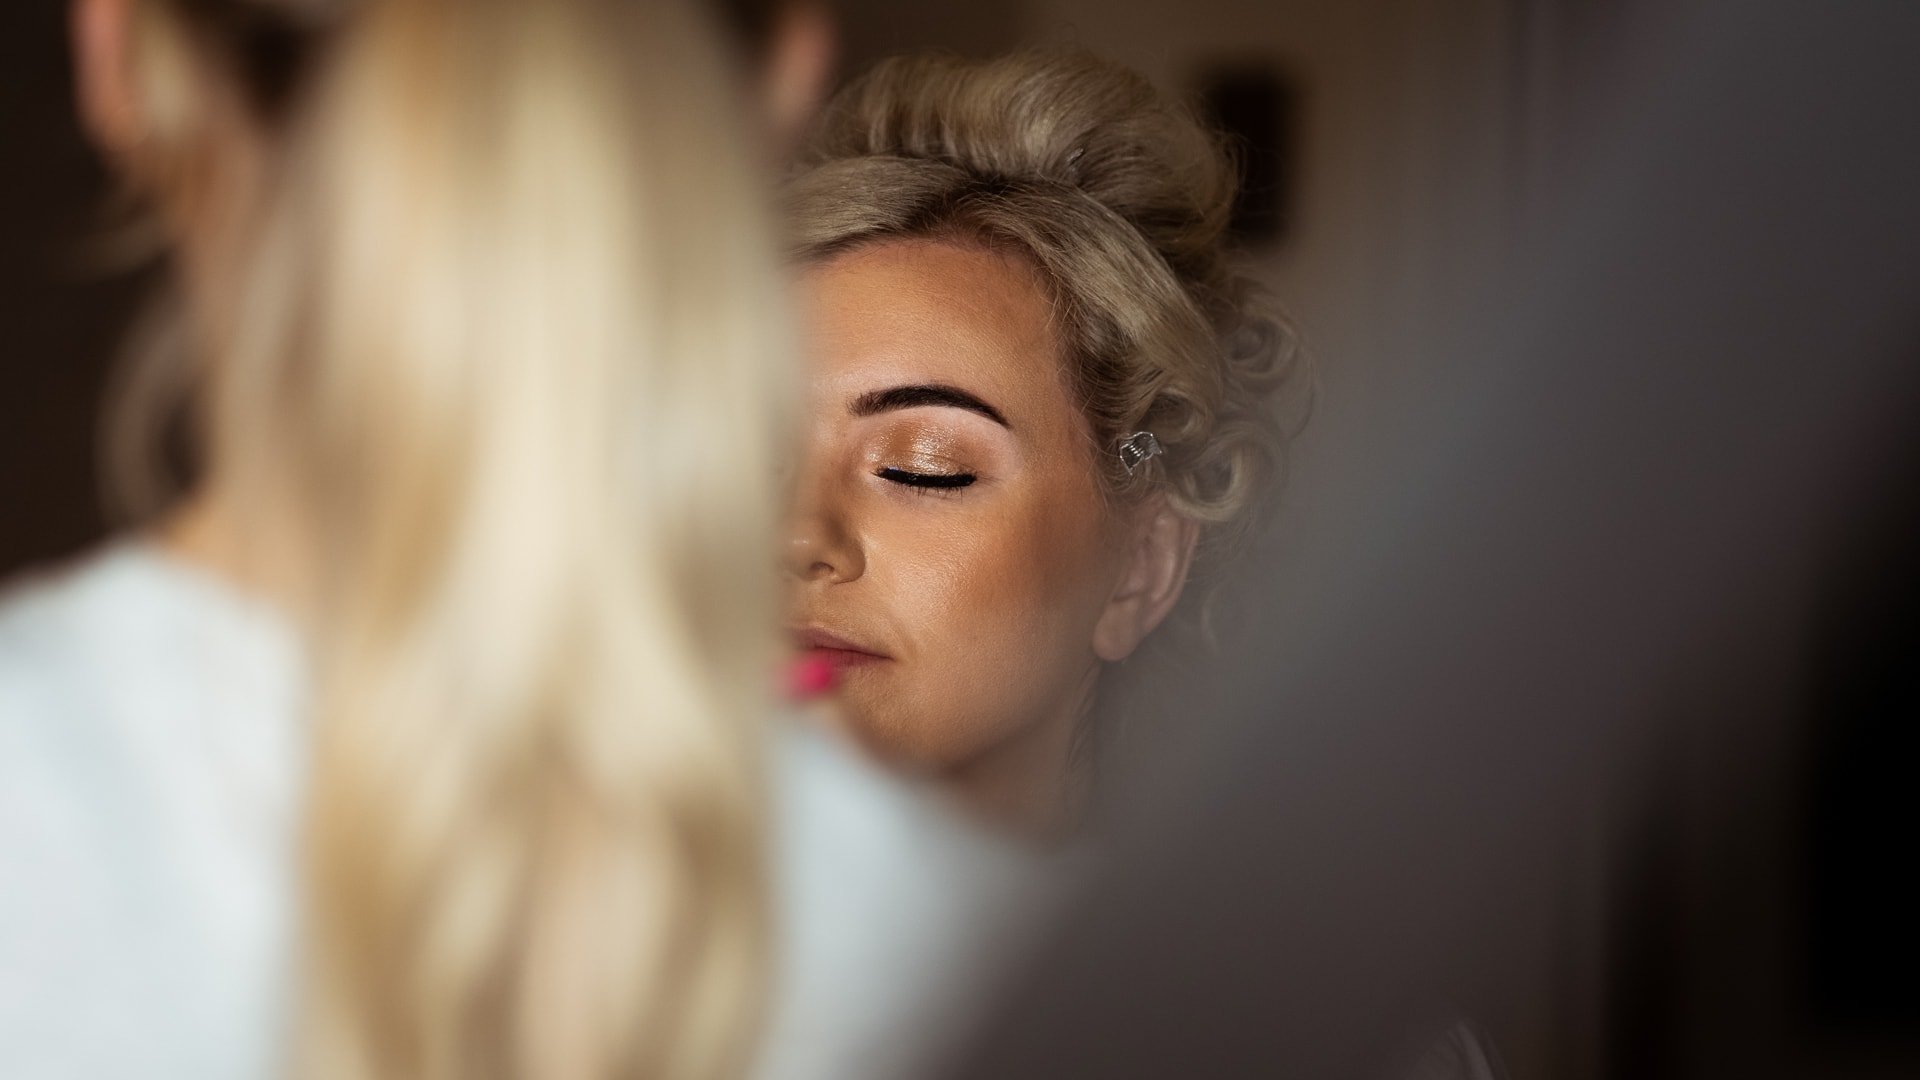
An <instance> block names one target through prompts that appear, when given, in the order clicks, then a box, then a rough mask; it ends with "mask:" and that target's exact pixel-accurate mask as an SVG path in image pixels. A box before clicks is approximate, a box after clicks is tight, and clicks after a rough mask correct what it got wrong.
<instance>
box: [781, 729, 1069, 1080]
mask: <svg viewBox="0 0 1920 1080" xmlns="http://www.w3.org/2000/svg"><path fill="white" fill-rule="evenodd" d="M782 720H783V721H784V723H783V725H782V726H783V729H784V730H783V731H782V733H781V734H780V735H779V736H778V737H777V739H776V747H777V749H776V762H777V767H776V769H775V775H774V793H773V794H774V802H773V805H774V830H775V841H776V843H775V848H776V859H775V865H774V887H775V891H776V894H777V896H778V904H777V910H778V911H779V913H780V923H781V925H780V930H781V934H780V937H781V941H782V946H781V953H782V955H781V960H780V963H779V964H777V965H776V971H777V978H776V994H775V1008H774V1016H773V1025H772V1030H771V1032H770V1034H769V1037H768V1040H767V1045H766V1047H765V1053H764V1054H763V1057H762V1059H761V1062H760V1067H759V1069H758V1071H757V1074H756V1075H757V1076H758V1077H760V1078H761V1080H828V1078H835V1080H839V1078H844V1077H848V1076H860V1077H888V1076H902V1075H912V1074H913V1073H914V1071H915V1067H916V1065H917V1064H919V1063H920V1062H922V1061H924V1060H927V1059H928V1058H929V1057H931V1056H936V1055H937V1054H938V1052H939V1050H940V1048H941V1047H942V1046H943V1045H945V1044H946V1042H948V1041H949V1040H950V1039H951V1038H952V1036H953V1034H954V1032H953V1030H952V1029H951V1026H952V1025H953V1024H954V1023H955V1022H956V1021H959V1020H961V1019H962V1018H964V1017H965V1016H966V1015H968V1014H969V1013H970V1012H971V1006H972V1003H973V999H974V997H975V995H976V994H977V993H978V992H979V991H980V989H981V988H982V987H984V986H985V985H987V984H988V983H989V982H990V981H991V980H992V979H993V978H994V976H995V975H996V974H997V965H998V962H999V961H1000V960H1002V959H1004V958H1005V950H1004V949H1003V948H1001V947H1002V946H1006V947H1016V948H1017V946H1018V944H1019V942H1020V940H1021V939H1022V935H1020V934H1019V933H1017V930H1018V929H1019V928H1020V927H1021V925H1022V924H1023V923H1024V921H1025V920H1024V919H1023V917H1022V916H1023V912H1024V911H1025V910H1026V909H1027V907H1028V901H1030V900H1032V899H1033V898H1035V897H1036V896H1038V895H1040V894H1041V893H1043V892H1044V891H1045V888H1044V887H1045V885H1046V879H1047V877H1048V874H1047V868H1046V866H1045V865H1044V863H1043V862H1042V860H1040V859H1038V858H1036V857H1034V856H1033V855H1032V854H1031V853H1029V852H1027V851H1026V850H1024V849H1022V848H1020V847H1019V846H1017V845H1015V844H1011V843H1008V842H1006V841H1004V840H1003V839H1002V838H1000V837H998V836H997V835H995V834H993V833H991V832H988V831H986V830H983V829H980V828H978V827H976V826H974V825H973V824H972V823H971V822H970V821H969V820H968V819H967V818H965V817H963V816H961V815H960V814H958V813H956V812H955V811H954V810H953V808H951V807H950V806H949V805H948V804H946V803H945V802H944V801H942V800H941V799H939V798H938V797H937V796H936V795H935V794H934V792H932V791H931V790H929V789H928V788H926V787H925V786H924V785H921V784H918V783H915V782H914V781H913V780H911V779H910V778H906V777H902V776H900V775H898V774H895V773H893V772H891V771H889V770H887V769H885V768H883V767H881V766H879V765H877V764H875V763H873V762H871V761H869V760H867V759H866V758H865V757H863V756H862V755H861V754H860V753H859V752H858V751H856V750H854V749H853V748H852V747H850V746H848V745H846V744H845V743H844V742H842V741H841V740H840V739H838V738H836V737H834V736H832V735H828V734H825V733H822V732H819V731H815V730H812V729H810V728H808V727H807V726H806V725H804V724H803V723H801V722H800V721H798V720H795V719H793V718H782Z"/></svg>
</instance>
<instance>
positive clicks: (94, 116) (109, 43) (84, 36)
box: [67, 0, 142, 165]
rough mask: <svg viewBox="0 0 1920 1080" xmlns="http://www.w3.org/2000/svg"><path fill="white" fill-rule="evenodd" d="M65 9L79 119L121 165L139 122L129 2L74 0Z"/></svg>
mask: <svg viewBox="0 0 1920 1080" xmlns="http://www.w3.org/2000/svg"><path fill="white" fill-rule="evenodd" d="M67 15H68V20H67V21H68V32H69V35H70V36H71V38H72V43H73V78H74V99H75V102H76V104H77V105H78V108H79V114H80V123H81V125H82V126H84V127H85V128H86V131H87V134H88V135H89V136H91V137H92V139H93V141H94V143H95V145H97V146H98V147H99V148H100V150H101V151H102V152H103V153H105V154H106V155H107V157H108V158H109V159H110V160H112V161H113V162H115V163H116V164H121V165H124V164H125V163H126V161H127V160H128V158H129V157H130V156H131V155H132V153H133V149H134V147H135V146H137V145H138V144H139V142H140V134H141V131H140V129H141V126H142V124H141V119H140V108H139V101H138V97H137V95H136V94H135V92H134V78H133V52H132V27H131V25H130V21H131V19H132V16H133V11H132V5H131V3H130V0H72V4H71V6H70V7H69V8H68V11H67Z"/></svg>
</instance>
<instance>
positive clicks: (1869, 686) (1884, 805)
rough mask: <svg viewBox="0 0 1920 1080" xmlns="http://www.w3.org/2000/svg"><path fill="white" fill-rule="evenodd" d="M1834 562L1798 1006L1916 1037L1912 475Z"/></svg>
mask: <svg viewBox="0 0 1920 1080" xmlns="http://www.w3.org/2000/svg"><path fill="white" fill-rule="evenodd" d="M1904 495H1905V497H1904V499H1902V500H1901V501H1898V502H1896V503H1894V504H1893V505H1891V506H1889V507H1888V508H1887V511H1886V512H1885V513H1883V514H1881V515H1879V516H1877V517H1874V518H1870V519H1868V520H1866V521H1864V522H1863V526H1864V528H1863V529H1862V530H1861V535H1860V536H1859V537H1858V539H1857V540H1856V541H1855V543H1854V545H1853V549H1852V551H1851V553H1850V555H1849V557H1848V558H1847V559H1846V560H1844V561H1843V562H1842V563H1841V564H1840V565H1839V566H1837V567H1835V570H1836V571H1837V573H1836V575H1835V576H1836V581H1835V582H1834V585H1833V587H1832V588H1831V589H1830V590H1829V593H1828V596H1829V600H1830V604H1829V606H1828V610H1827V612H1826V614H1825V620H1826V626H1825V629H1824V630H1823V632H1822V635H1821V636H1822V639H1823V641H1824V643H1825V645H1824V648H1823V649H1822V650H1821V652H1820V654H1819V655H1818V656H1816V657H1815V668H1814V674H1813V686H1812V689H1813V699H1812V701H1811V703H1810V705H1811V711H1812V713H1813V715H1814V716H1815V717H1816V718H1817V719H1818V720H1819V723H1818V724H1817V725H1816V726H1815V727H1814V729H1813V730H1812V731H1810V732H1809V733H1808V734H1809V736H1810V738H1809V739H1808V745H1807V749H1808V752H1809V757H1810V759H1811V760H1810V762H1809V765H1810V770H1809V771H1810V773H1811V785H1810V790H1809V796H1810V806H1809V810H1810V813H1811V819H1810V823H1811V826H1812V827H1811V829H1810V830H1809V832H1808V837H1807V839H1808V846H1809V853H1808V854H1809V863H1808V866H1807V875H1806V881H1807V884H1808V887H1809V889H1808V892H1809V895H1808V897H1807V917H1808V923H1809V929H1810V931H1811V932H1810V935H1809V939H1808V952H1809V956H1808V966H1809V970H1808V976H1809V982H1808V991H1809V997H1810V1001H1809V1005H1810V1007H1811V1009H1812V1011H1813V1014H1814V1016H1815V1018H1816V1020H1817V1021H1818V1022H1819V1023H1820V1024H1822V1025H1823V1026H1826V1027H1828V1028H1831V1029H1834V1030H1836V1031H1838V1032H1841V1033H1844V1034H1845V1035H1846V1036H1848V1037H1852V1038H1857V1039H1888V1038H1893V1039H1898V1038H1902V1037H1904V1038H1906V1039H1907V1040H1909V1041H1916V1040H1920V872H1917V871H1920V868H1916V867H1915V866H1914V865H1913V862H1914V860H1913V852H1914V843H1915V839H1916V837H1920V775H1916V769H1917V768H1920V558H1916V550H1917V549H1916V538H1920V475H1916V476H1912V477H1909V478H1908V479H1907V484H1906V488H1905V493H1904Z"/></svg>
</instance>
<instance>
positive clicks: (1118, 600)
mask: <svg viewBox="0 0 1920 1080" xmlns="http://www.w3.org/2000/svg"><path fill="white" fill-rule="evenodd" d="M1199 541H1200V528H1199V526H1198V525H1197V524H1195V523H1194V522H1193V521H1192V520H1191V519H1189V518H1186V517H1183V516H1181V515H1180V514H1178V513H1176V512H1175V511H1174V509H1173V508H1172V507H1171V506H1168V505H1167V503H1166V500H1165V499H1156V500H1155V501H1154V503H1153V504H1151V505H1150V506H1149V507H1147V508H1146V509H1145V511H1144V512H1143V514H1142V517H1141V519H1140V524H1139V525H1138V527H1137V530H1136V532H1135V534H1134V538H1133V546H1132V550H1131V552H1130V554H1129V555H1128V561H1127V565H1126V567H1125V568H1124V569H1123V571H1122V573H1121V576H1120V582H1119V585H1118V586H1117V587H1116V588H1115V589H1114V592H1113V595H1112V597H1110V598H1109V599H1108V601H1107V607H1106V610H1105V611H1103V612H1101V615H1100V621H1099V622H1098V623H1096V624H1095V625H1094V629H1093V651H1094V655H1096V656H1098V657H1099V658H1100V659H1102V660H1105V661H1108V662H1114V661H1119V660H1125V659H1126V658H1127V657H1128V656H1131V655H1132V654H1133V651H1134V650H1135V649H1137V648H1139V647H1140V643H1141V642H1142V641H1144V640H1146V637H1147V635H1148V634H1150V633H1152V632H1153V631H1154V628H1156V627H1158V626H1159V625H1160V624H1161V622H1163V621H1164V620H1165V619H1166V617H1167V615H1168V614H1169V613H1170V612H1172V611H1173V607H1174V605H1175V604H1177V603H1179V602H1180V594H1181V593H1182V592H1183V591H1184V590H1185V589H1186V585H1187V572H1188V571H1189V570H1190V569H1191V568H1192V566H1193V552H1194V548H1195V547H1196V546H1197V545H1198V544H1199Z"/></svg>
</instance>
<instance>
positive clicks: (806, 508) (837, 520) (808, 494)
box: [782, 483, 867, 585]
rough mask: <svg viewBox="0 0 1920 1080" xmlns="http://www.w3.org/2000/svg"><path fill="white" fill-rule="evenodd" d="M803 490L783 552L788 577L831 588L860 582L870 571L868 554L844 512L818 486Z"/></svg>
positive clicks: (790, 517)
mask: <svg viewBox="0 0 1920 1080" xmlns="http://www.w3.org/2000/svg"><path fill="white" fill-rule="evenodd" d="M801 487H802V489H803V490H802V491H801V492H800V493H798V494H799V497H798V498H796V500H795V502H794V506H793V509H792V511H791V512H790V513H789V514H788V516H787V523H786V543H785V544H784V545H783V547H784V551H783V552H782V555H783V556H784V558H783V560H782V562H783V565H784V568H785V570H786V573H787V576H788V577H790V578H793V579H794V580H796V581H809V582H811V581H820V582H825V583H827V584H830V585H837V584H840V583H842V582H848V581H854V580H856V579H858V578H859V577H860V575H862V574H864V573H866V571H867V560H866V553H865V552H864V551H862V550H861V546H860V541H859V538H858V537H857V536H855V535H854V530H853V529H852V528H851V526H850V523H849V522H848V520H847V516H846V513H845V508H844V507H842V506H841V505H840V504H839V503H838V501H837V500H835V499H834V498H833V497H832V496H831V494H829V493H827V492H824V491H821V490H819V485H808V484H805V483H802V485H801ZM808 488H812V489H813V490H806V489H808Z"/></svg>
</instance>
